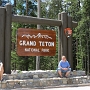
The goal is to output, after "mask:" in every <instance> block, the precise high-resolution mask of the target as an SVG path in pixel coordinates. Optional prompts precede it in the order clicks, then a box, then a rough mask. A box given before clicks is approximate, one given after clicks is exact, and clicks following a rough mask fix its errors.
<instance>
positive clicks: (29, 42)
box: [17, 28, 56, 56]
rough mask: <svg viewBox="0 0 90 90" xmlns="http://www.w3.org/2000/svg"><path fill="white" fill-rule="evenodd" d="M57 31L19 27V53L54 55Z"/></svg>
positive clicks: (24, 54)
mask: <svg viewBox="0 0 90 90" xmlns="http://www.w3.org/2000/svg"><path fill="white" fill-rule="evenodd" d="M55 53H56V33H55V31H52V30H38V29H26V28H19V29H18V31H17V54H18V55H19V56H54V55H55Z"/></svg>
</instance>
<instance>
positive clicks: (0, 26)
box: [0, 7, 5, 64]
mask: <svg viewBox="0 0 90 90" xmlns="http://www.w3.org/2000/svg"><path fill="white" fill-rule="evenodd" d="M4 25H5V8H3V7H0V60H1V61H2V62H3V64H4V31H5V26H4Z"/></svg>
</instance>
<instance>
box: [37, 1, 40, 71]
mask: <svg viewBox="0 0 90 90" xmlns="http://www.w3.org/2000/svg"><path fill="white" fill-rule="evenodd" d="M37 2H38V5H37V13H38V14H37V17H38V18H40V17H41V0H37ZM40 28H41V27H40V25H39V24H38V25H37V29H40ZM39 69H40V56H36V70H39Z"/></svg>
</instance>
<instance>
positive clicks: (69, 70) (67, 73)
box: [65, 68, 71, 77]
mask: <svg viewBox="0 0 90 90" xmlns="http://www.w3.org/2000/svg"><path fill="white" fill-rule="evenodd" d="M70 72H71V68H69V69H68V71H67V72H66V74H65V76H66V77H68V76H69V75H70Z"/></svg>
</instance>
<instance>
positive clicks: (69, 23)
mask: <svg viewBox="0 0 90 90" xmlns="http://www.w3.org/2000/svg"><path fill="white" fill-rule="evenodd" d="M68 28H71V29H72V17H71V16H68ZM67 39H68V57H67V59H68V61H69V63H70V66H71V69H72V70H73V52H72V36H70V37H69V38H67Z"/></svg>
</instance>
